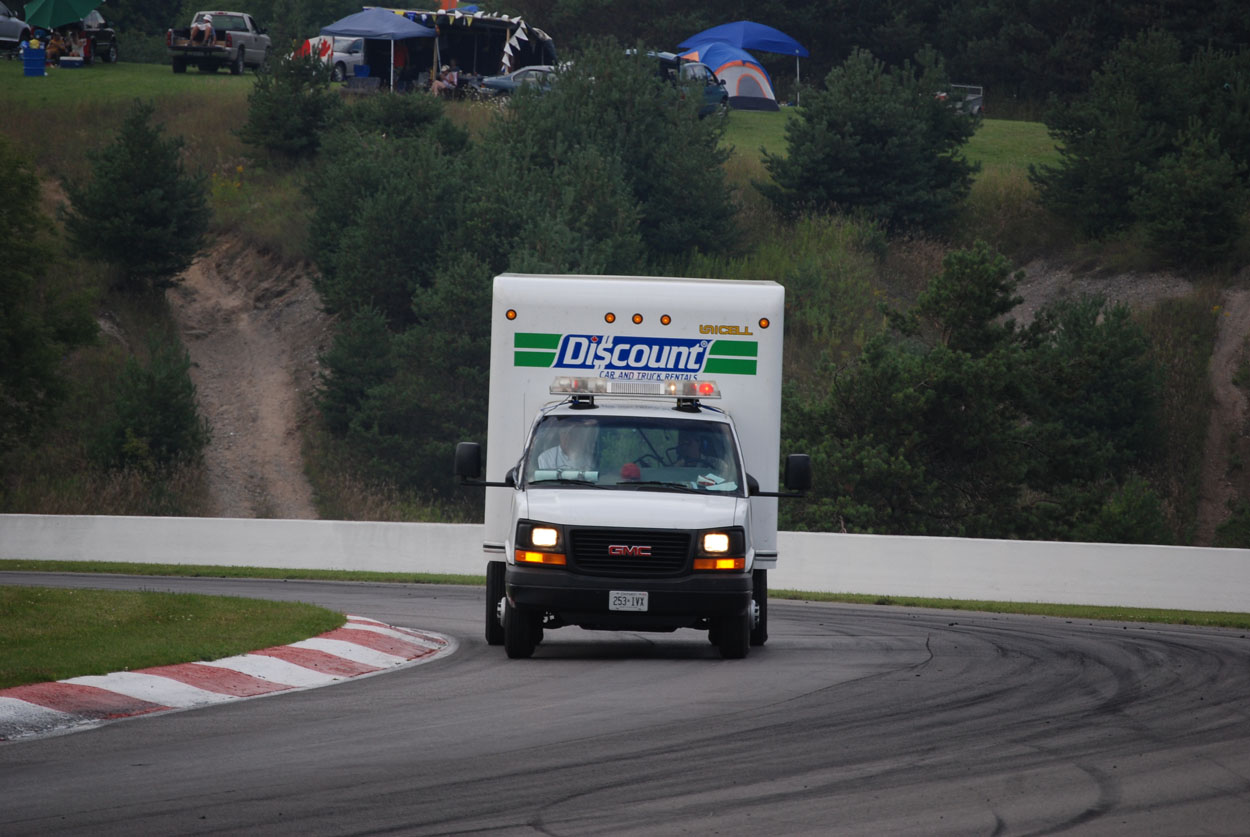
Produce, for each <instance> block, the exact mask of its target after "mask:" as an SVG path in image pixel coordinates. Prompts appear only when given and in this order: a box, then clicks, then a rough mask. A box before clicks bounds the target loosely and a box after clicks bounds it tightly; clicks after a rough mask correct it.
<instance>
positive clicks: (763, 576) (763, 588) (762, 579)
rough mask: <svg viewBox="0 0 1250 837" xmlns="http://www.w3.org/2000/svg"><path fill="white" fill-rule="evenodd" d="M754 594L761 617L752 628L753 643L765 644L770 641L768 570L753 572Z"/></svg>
mask: <svg viewBox="0 0 1250 837" xmlns="http://www.w3.org/2000/svg"><path fill="white" fill-rule="evenodd" d="M751 587H752V589H753V590H754V593H753V594H752V595H753V596H754V598H755V606H756V608H758V612H759V619H758V620H756V622H755V627H753V628H752V629H751V644H752V645H763V644H764V643H765V642H768V570H756V571H755V572H753V573H752V574H751Z"/></svg>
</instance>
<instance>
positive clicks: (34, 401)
mask: <svg viewBox="0 0 1250 837" xmlns="http://www.w3.org/2000/svg"><path fill="white" fill-rule="evenodd" d="M39 194H40V189H39V180H38V178H37V177H36V176H35V172H34V168H33V166H32V165H31V164H30V163H29V162H28V161H27V160H25V159H23V158H22V157H21V156H19V155H18V154H17V153H16V152H15V151H14V150H13V148H12V146H11V144H10V143H9V141H8V140H7V139H6V138H4V137H0V253H3V254H4V255H3V258H0V299H2V300H3V303H0V357H2V358H4V361H3V362H2V363H0V451H4V450H6V449H9V448H11V447H13V446H15V445H16V444H18V443H19V442H20V441H21V440H25V439H28V438H30V437H31V436H33V435H35V434H36V432H37V431H38V430H39V428H40V425H41V424H42V423H43V422H45V421H46V420H48V419H49V417H50V416H51V415H52V413H53V411H54V410H55V409H56V407H57V405H58V404H59V403H60V402H61V400H62V398H63V397H64V395H65V385H64V377H63V375H62V371H61V363H62V360H63V358H64V356H65V354H66V351H67V350H68V349H69V348H70V347H72V346H76V345H82V344H85V343H89V342H91V341H92V340H93V339H94V337H95V333H96V324H95V320H94V319H93V318H92V316H91V309H90V301H91V297H90V296H89V295H88V294H87V293H86V292H84V291H80V290H76V289H74V288H73V287H72V286H71V285H70V284H69V283H68V282H67V277H66V276H65V275H64V273H65V272H64V271H62V270H59V269H58V270H52V271H49V270H48V266H49V264H50V263H52V259H53V253H54V251H53V249H52V248H51V247H50V246H49V244H48V242H47V241H46V240H45V238H44V235H45V230H46V229H47V228H48V226H49V225H48V224H47V223H46V222H47V219H46V218H45V217H44V216H43V215H42V214H41V213H40V212H39Z"/></svg>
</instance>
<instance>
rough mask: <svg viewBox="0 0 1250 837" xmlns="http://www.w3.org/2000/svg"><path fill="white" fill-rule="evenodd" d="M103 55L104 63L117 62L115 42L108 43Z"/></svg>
mask: <svg viewBox="0 0 1250 837" xmlns="http://www.w3.org/2000/svg"><path fill="white" fill-rule="evenodd" d="M103 57H104V63H105V64H116V63H117V44H115V43H114V44H109V48H108V49H106V50H105V51H104V56H103Z"/></svg>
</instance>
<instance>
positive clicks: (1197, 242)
mask: <svg viewBox="0 0 1250 837" xmlns="http://www.w3.org/2000/svg"><path fill="white" fill-rule="evenodd" d="M1178 145H1179V149H1178V150H1177V151H1176V152H1175V153H1172V154H1169V155H1167V156H1166V157H1164V158H1163V159H1162V160H1159V161H1158V162H1157V164H1156V167H1155V168H1154V170H1152V171H1151V170H1143V171H1142V172H1141V185H1140V187H1138V188H1136V189H1134V190H1133V205H1132V208H1133V211H1134V212H1135V213H1136V215H1137V217H1138V218H1140V219H1141V223H1142V226H1143V228H1144V230H1145V234H1146V241H1147V243H1148V245H1149V246H1150V248H1151V249H1152V250H1153V251H1154V252H1155V253H1157V254H1158V255H1159V256H1160V257H1161V258H1162V259H1163V260H1164V261H1165V262H1166V263H1168V264H1170V265H1173V266H1176V267H1182V268H1185V267H1210V266H1212V265H1215V264H1217V263H1219V262H1221V261H1223V260H1224V259H1225V258H1226V257H1227V256H1228V255H1229V253H1230V252H1231V251H1232V249H1233V247H1234V246H1235V245H1236V244H1237V241H1238V240H1239V239H1240V237H1241V235H1242V233H1243V231H1244V226H1245V224H1244V221H1243V213H1244V210H1245V192H1244V189H1243V185H1242V182H1241V178H1240V174H1241V170H1242V169H1244V166H1242V165H1238V164H1236V163H1234V162H1233V159H1232V158H1231V157H1230V156H1229V155H1228V153H1227V152H1224V151H1222V150H1221V149H1220V144H1219V138H1218V137H1217V136H1216V135H1215V132H1214V131H1208V132H1205V133H1204V132H1203V131H1202V130H1201V128H1200V127H1199V125H1198V123H1197V122H1196V121H1195V122H1194V123H1192V124H1191V125H1190V128H1189V129H1188V130H1187V131H1185V132H1184V133H1183V135H1182V137H1181V138H1180V140H1179V142H1178Z"/></svg>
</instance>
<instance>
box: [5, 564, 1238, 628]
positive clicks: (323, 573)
mask: <svg viewBox="0 0 1250 837" xmlns="http://www.w3.org/2000/svg"><path fill="white" fill-rule="evenodd" d="M3 570H13V571H24V572H40V571H42V572H79V573H92V572H95V573H120V574H127V575H172V576H192V577H208V578H281V579H292V580H294V579H308V580H315V581H374V582H397V583H406V584H470V585H485V583H486V577H485V576H484V575H441V574H429V573H380V572H361V571H356V570H351V571H339V570H276V569H265V568H263V567H213V566H194V565H190V566H181V565H174V564H131V563H122V562H112V563H104V562H88V561H28V560H25V561H24V560H12V559H10V560H0V571H3ZM0 589H3V588H0ZM768 594H769V596H770V597H771V598H774V599H798V600H804V601H814V602H847V603H850V604H875V605H893V606H896V607H926V608H935V609H939V610H968V611H984V612H988V613H1023V614H1033V615H1040V616H1054V617H1058V618H1068V619H1103V620H1112V621H1118V622H1157V623H1163V624H1172V625H1200V626H1203V627H1219V628H1241V629H1250V613H1224V612H1217V611H1190V610H1157V609H1152V608H1135V607H1094V606H1087V605H1064V604H1046V603H1036V602H993V601H977V600H963V599H933V598H918V597H908V596H881V595H871V594H862V593H812V592H804V591H801V590H770V591H769V593H768ZM3 629H4V626H3V625H2V624H0V630H3Z"/></svg>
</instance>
